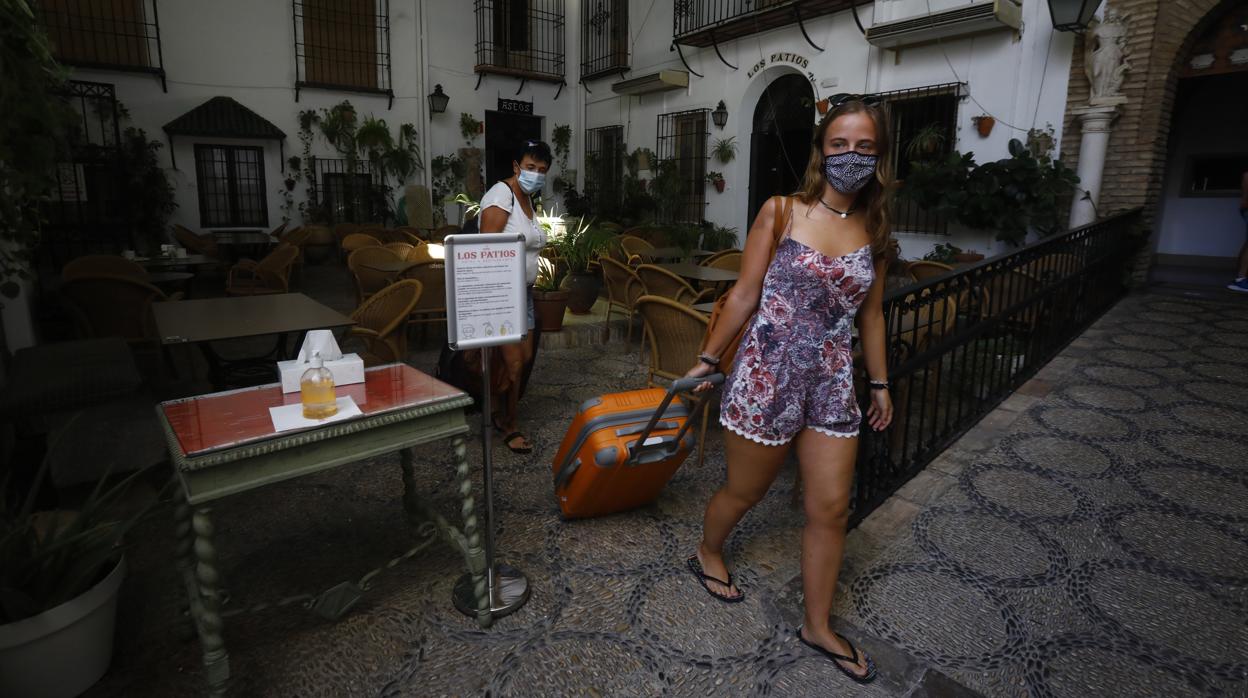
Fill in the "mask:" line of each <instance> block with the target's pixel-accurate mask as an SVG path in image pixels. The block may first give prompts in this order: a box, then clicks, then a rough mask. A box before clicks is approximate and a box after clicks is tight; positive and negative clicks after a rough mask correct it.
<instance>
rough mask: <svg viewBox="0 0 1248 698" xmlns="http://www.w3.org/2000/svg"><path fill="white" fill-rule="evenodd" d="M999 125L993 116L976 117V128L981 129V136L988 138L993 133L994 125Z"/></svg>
mask: <svg viewBox="0 0 1248 698" xmlns="http://www.w3.org/2000/svg"><path fill="white" fill-rule="evenodd" d="M996 125H997V120H996V119H995V118H993V117H991V116H977V117H975V129H976V130H977V131H979V136H980V138H987V137H988V134H990V133H992V127H993V126H996Z"/></svg>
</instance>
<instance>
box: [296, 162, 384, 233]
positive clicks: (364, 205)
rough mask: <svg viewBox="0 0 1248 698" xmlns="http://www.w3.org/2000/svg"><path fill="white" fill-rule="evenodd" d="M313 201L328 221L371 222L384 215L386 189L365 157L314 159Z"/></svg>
mask: <svg viewBox="0 0 1248 698" xmlns="http://www.w3.org/2000/svg"><path fill="white" fill-rule="evenodd" d="M312 171H313V173H314V178H313V180H312V192H311V193H312V202H311V205H312V207H313V208H315V209H317V214H318V215H319V216H320V217H322V218H324V219H325V220H326V221H327V222H329V223H372V222H379V221H381V220H383V219H384V218H385V210H386V195H387V192H386V190H385V188H384V187H383V186H382V184H381V182H380V181H378V179H377V177H376V176H375V175H374V174H373V172H372V168H371V165H370V163H369V162H368V161H366V160H358V161H356V162H355V163H354V164H352V163H348V162H347V161H346V160H345V159H343V158H316V160H315V162H313V167H312Z"/></svg>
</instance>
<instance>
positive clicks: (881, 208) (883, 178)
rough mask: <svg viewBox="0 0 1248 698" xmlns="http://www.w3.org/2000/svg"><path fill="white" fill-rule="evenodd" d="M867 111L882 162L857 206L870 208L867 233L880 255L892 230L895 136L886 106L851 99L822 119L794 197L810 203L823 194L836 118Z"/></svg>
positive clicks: (876, 252) (872, 250)
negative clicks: (827, 139)
mask: <svg viewBox="0 0 1248 698" xmlns="http://www.w3.org/2000/svg"><path fill="white" fill-rule="evenodd" d="M858 113H863V114H866V115H867V116H869V117H871V121H872V122H874V123H875V150H876V153H877V154H878V155H879V158H880V159H879V164H878V165H877V166H876V168H875V177H874V178H873V179H872V180H871V181H870V182H868V183H867V186H865V187H863V188H862V191H860V192H858V198H857V200H856V202H855V203H856V205H857V206H858V207H859V208H863V209H866V212H867V223H866V226H867V234H868V235H870V236H871V252H872V254H874V255H875V257H876V258H879V257H880V256H882V255H884V254H885V252H886V251H887V250H888V237H889V233H890V232H891V231H892V224H891V222H890V221H889V216H888V206H889V199H890V197H891V196H892V194H893V189H894V182H893V136H892V133H891V131H890V129H889V127H888V124H889V118H888V114H887V113H886V112H885V110H884V108H882V107H879V106H876V105H873V104H865V103H863V102H862V101H861V100H851V101H848V102H846V103H844V104H841V105H839V106H837V107H836V108H835V109H832V110H830V111H829V112H828V113H827V115H825V116H824V117H823V119H821V120H820V121H819V126H817V127H816V128H815V138H814V142H813V144H812V146H811V149H810V161H809V162H808V163H807V164H806V174H805V176H804V177H803V178H802V187H801V188H800V189H798V190H797V191H796V192H795V193H794V196H796V197H797V198H798V200H799V201H801V202H802V203H804V204H806V205H808V206H809V205H813V204H814V203H815V202H816V201H818V200H819V197H821V196H823V188H824V186H826V185H827V183H828V180H827V179H826V178H825V177H824V175H823V137H824V135H825V134H826V133H827V131H828V127H829V126H831V125H832V122H833V121H836V120H837V119H838V118H840V117H842V116H844V115H846V114H858Z"/></svg>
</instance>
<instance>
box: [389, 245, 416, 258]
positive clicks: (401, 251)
mask: <svg viewBox="0 0 1248 698" xmlns="http://www.w3.org/2000/svg"><path fill="white" fill-rule="evenodd" d="M382 247H384V248H386V249H387V250H390V251H391V252H393V253H395V254H397V255H398V256H399V258H400V259H407V255H409V254H410V253H411V251H412V250H414V249H416V246H415V245H413V244H411V243H410V242H387V243H386V244H384V245H382Z"/></svg>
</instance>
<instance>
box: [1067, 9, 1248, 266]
mask: <svg viewBox="0 0 1248 698" xmlns="http://www.w3.org/2000/svg"><path fill="white" fill-rule="evenodd" d="M1242 1H1243V0H1186V1H1185V2H1181V3H1180V2H1174V1H1173V0H1107V1H1106V9H1107V10H1108V9H1113V10H1115V11H1117V12H1120V13H1124V14H1126V15H1127V22H1128V26H1129V30H1128V33H1127V50H1128V52H1129V55H1130V58H1129V60H1130V62H1131V71H1130V72H1129V73H1128V74H1127V79H1126V81H1125V82H1124V83H1123V93H1124V94H1126V96H1127V98H1128V100H1129V102H1128V103H1127V104H1126V105H1125V106H1124V107H1123V108H1122V111H1121V116H1120V117H1119V118H1118V120H1117V122H1116V123H1115V124H1114V129H1113V133H1112V135H1111V137H1110V142H1109V157H1108V159H1107V161H1106V163H1105V177H1104V180H1103V182H1104V183H1103V185H1102V189H1101V197H1100V198H1101V200H1100V204H1099V205H1098V208H1099V211H1100V214H1101V216H1104V215H1107V214H1109V213H1113V212H1115V211H1121V210H1126V209H1130V208H1135V207H1142V208H1143V209H1144V224H1145V226H1146V227H1147V229H1148V230H1150V231H1151V230H1152V229H1153V227H1154V222H1155V218H1156V214H1157V204H1158V201H1159V199H1160V196H1161V187H1162V181H1163V179H1164V177H1165V165H1166V152H1167V148H1168V143H1167V140H1168V136H1169V133H1170V121H1171V117H1172V115H1173V113H1174V106H1175V95H1176V93H1177V91H1178V84H1179V76H1180V73H1181V72H1182V65H1183V63H1184V61H1185V60H1186V59H1187V57H1188V54H1189V53H1190V52H1191V48H1192V45H1193V44H1194V43H1195V42H1196V40H1197V39H1198V38H1199V37H1200V36H1201V34H1203V33H1204V31H1205V30H1206V29H1207V28H1208V27H1209V26H1210V25H1212V24H1213V23H1214V22H1216V21H1218V20H1219V19H1220V18H1221V16H1222V15H1223V13H1224V12H1227V11H1229V10H1230V9H1231V8H1232V7H1233V6H1235V5H1237V4H1238V3H1240V2H1242ZM1083 41H1084V39H1083V38H1080V39H1079V41H1077V42H1076V44H1075V51H1074V57H1073V61H1072V62H1071V73H1070V83H1069V87H1068V89H1067V93H1066V118H1065V121H1064V124H1063V128H1062V153H1061V157H1062V160H1063V161H1064V162H1066V163H1067V164H1068V165H1070V166H1072V167H1074V166H1075V164H1076V163H1077V162H1078V159H1079V139H1080V135H1081V134H1080V130H1079V125H1078V124H1077V123H1076V122H1075V120H1074V119H1073V117H1072V116H1071V114H1070V111H1071V109H1074V108H1078V107H1081V106H1084V105H1086V104H1087V101H1088V97H1089V85H1088V80H1087V78H1086V77H1085V76H1084V60H1083V57H1084V53H1083V46H1084V44H1083ZM1150 256H1151V255H1145V256H1144V257H1143V258H1142V260H1141V262H1142V266H1143V268H1142V269H1140V270H1139V271H1140V272H1145V271H1146V270H1147V266H1148V261H1147V260H1148V258H1149V257H1150ZM1137 278H1138V277H1137Z"/></svg>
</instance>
